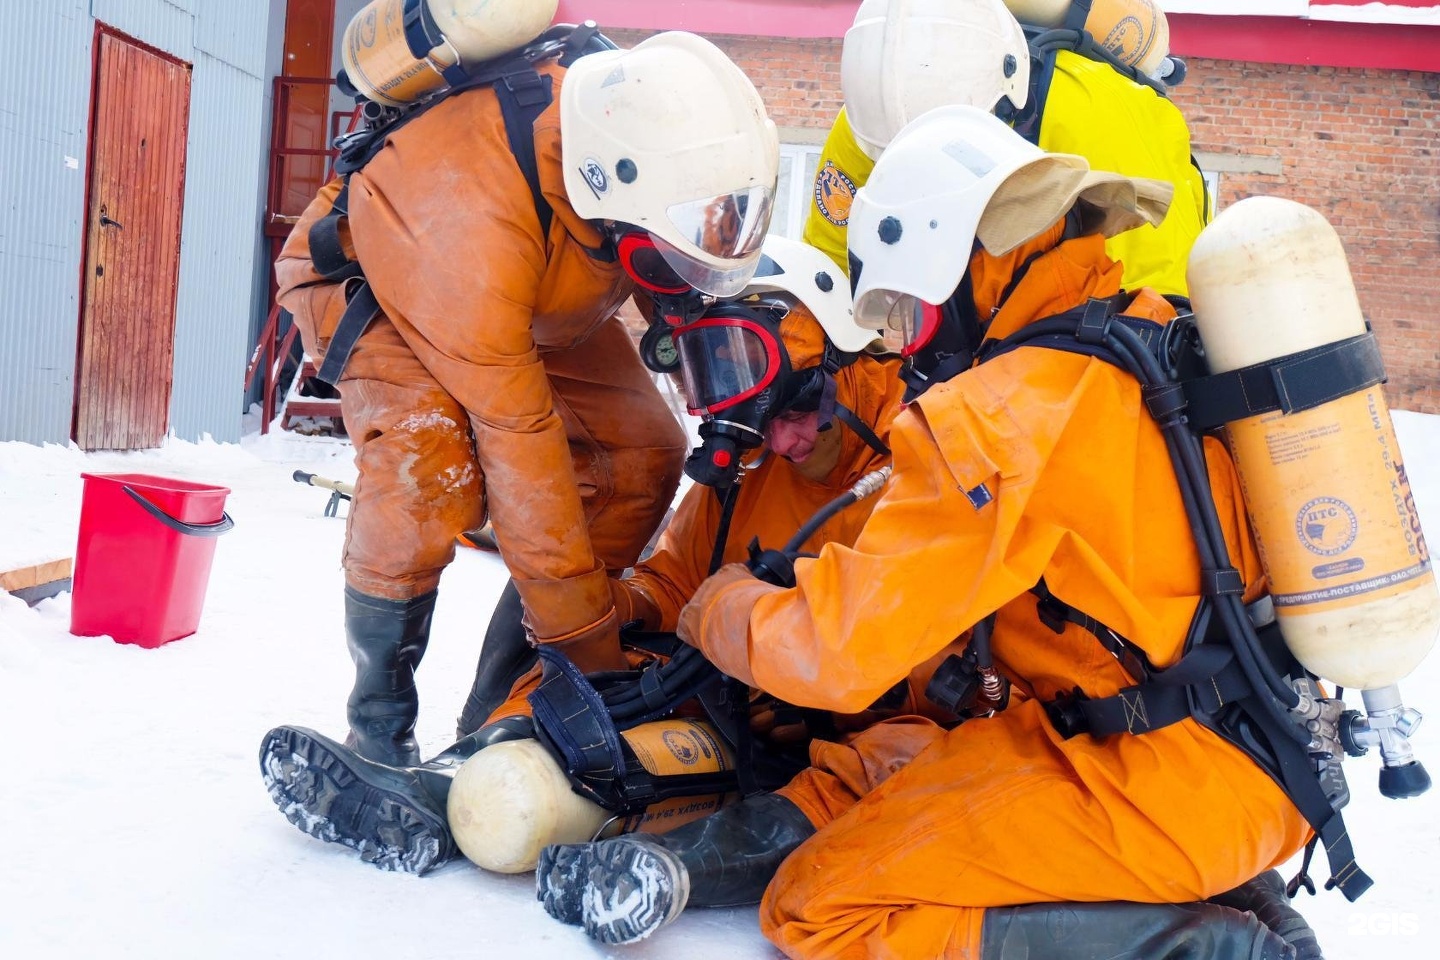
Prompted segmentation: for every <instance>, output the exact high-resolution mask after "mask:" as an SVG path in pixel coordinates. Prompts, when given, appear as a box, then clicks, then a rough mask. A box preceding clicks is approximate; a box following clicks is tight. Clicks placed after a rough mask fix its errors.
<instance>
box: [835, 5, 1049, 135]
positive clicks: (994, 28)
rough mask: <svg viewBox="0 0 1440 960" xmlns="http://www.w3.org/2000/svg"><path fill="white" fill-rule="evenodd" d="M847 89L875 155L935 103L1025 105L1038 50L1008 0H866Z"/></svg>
mask: <svg viewBox="0 0 1440 960" xmlns="http://www.w3.org/2000/svg"><path fill="white" fill-rule="evenodd" d="M840 87H841V89H842V90H843V91H844V93H845V114H846V116H847V117H848V118H849V121H850V129H851V130H852V131H853V132H854V134H855V140H856V142H857V143H858V144H859V145H860V149H862V150H864V151H865V153H866V154H867V155H868V156H869V157H870V158H871V159H875V158H877V157H879V156H880V152H881V151H882V150H884V149H885V146H886V144H888V143H889V142H890V141H891V140H892V139H893V138H894V136H895V134H897V133H899V132H900V128H901V127H903V126H905V124H907V123H909V122H910V121H911V120H914V119H915V118H916V117H918V116H920V115H921V114H922V113H924V112H925V111H927V110H930V109H931V108H933V107H939V106H944V105H947V104H954V103H963V104H968V105H970V106H972V107H978V108H980V109H981V110H993V109H995V107H996V105H997V104H999V103H1000V101H1001V100H1002V99H1004V100H1008V101H1009V102H1010V105H1011V106H1012V107H1013V108H1014V109H1016V110H1018V109H1020V108H1021V107H1023V106H1025V101H1026V99H1027V98H1028V96H1029V90H1030V48H1029V46H1028V45H1027V44H1026V42H1025V34H1024V32H1023V31H1022V30H1021V29H1020V24H1019V23H1018V22H1016V20H1015V17H1014V16H1013V15H1011V13H1010V11H1009V10H1007V9H1006V8H1005V4H1004V2H1003V0H864V2H862V3H861V4H860V9H859V10H858V11H857V12H856V14H855V23H854V25H853V26H852V27H851V28H850V29H849V30H848V31H846V33H845V44H844V47H843V48H842V49H841V53H840Z"/></svg>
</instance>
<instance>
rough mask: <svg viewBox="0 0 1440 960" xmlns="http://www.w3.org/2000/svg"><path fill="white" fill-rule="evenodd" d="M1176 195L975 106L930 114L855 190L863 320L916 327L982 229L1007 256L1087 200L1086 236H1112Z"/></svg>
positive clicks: (1158, 215) (1147, 218)
mask: <svg viewBox="0 0 1440 960" xmlns="http://www.w3.org/2000/svg"><path fill="white" fill-rule="evenodd" d="M1173 192H1174V187H1173V186H1172V185H1171V184H1168V183H1165V182H1163V181H1159V180H1143V179H1138V178H1131V177H1125V176H1121V175H1120V174H1116V173H1106V172H1103V171H1092V170H1091V169H1090V165H1089V163H1088V162H1087V161H1086V160H1085V158H1084V157H1079V156H1074V155H1072V154H1063V153H1045V152H1044V151H1042V150H1041V149H1040V148H1039V147H1036V146H1035V145H1034V144H1032V143H1030V142H1028V141H1027V140H1025V138H1023V137H1021V136H1020V135H1019V134H1018V133H1016V132H1015V131H1014V130H1012V129H1010V127H1009V126H1007V125H1006V124H1005V123H1004V122H1003V121H1001V120H998V119H996V118H995V116H993V115H992V114H989V113H986V112H984V111H982V110H977V109H976V108H974V107H966V106H951V107H939V108H937V109H935V110H931V111H930V112H929V113H927V114H925V115H924V116H923V117H921V118H920V119H919V120H916V121H915V122H914V123H911V124H910V125H909V126H907V127H906V128H905V129H904V130H902V131H901V132H900V134H899V135H898V136H897V137H896V138H895V141H894V143H892V144H891V145H890V147H889V149H887V150H886V151H885V154H884V155H883V156H882V157H881V158H880V160H879V161H878V162H877V163H876V164H875V170H874V171H873V172H872V173H871V174H870V179H869V180H868V181H867V182H866V184H865V186H864V187H862V188H861V189H860V192H859V193H858V194H857V195H856V197H855V205H854V207H853V208H852V210H851V214H850V229H849V233H848V236H847V240H848V243H849V247H850V259H851V264H852V268H851V281H852V282H853V283H854V284H855V320H856V323H857V324H859V325H860V326H861V327H876V326H885V325H887V324H888V325H890V326H891V327H892V328H894V329H897V330H901V331H902V332H907V331H906V324H907V323H910V322H912V321H913V320H914V319H915V318H916V317H917V316H918V315H919V311H917V310H915V309H914V308H915V306H916V301H920V302H923V303H928V304H934V305H939V304H943V303H944V302H945V301H946V300H948V299H949V298H950V296H951V294H953V293H954V291H955V288H956V287H957V286H958V285H959V283H960V279H961V277H963V276H964V275H965V271H966V269H967V268H968V267H969V263H970V254H971V250H972V248H973V246H974V241H975V239H976V238H977V237H978V238H979V240H980V243H981V245H983V246H984V247H985V249H986V250H987V251H989V252H990V253H991V254H994V255H997V256H999V255H1003V254H1005V253H1008V252H1010V251H1011V250H1014V249H1015V248H1016V247H1018V246H1020V245H1021V244H1023V243H1025V242H1027V241H1029V240H1032V239H1034V238H1035V237H1037V236H1039V235H1040V234H1041V233H1043V232H1044V231H1045V230H1046V228H1048V227H1049V226H1051V225H1052V224H1054V223H1055V222H1056V221H1057V220H1059V219H1060V218H1061V217H1062V216H1064V215H1065V213H1066V212H1067V211H1069V210H1070V208H1071V207H1073V206H1074V205H1075V203H1076V201H1077V200H1084V201H1086V206H1085V207H1084V211H1085V213H1086V214H1088V215H1089V216H1090V219H1089V220H1088V221H1086V222H1085V223H1084V224H1083V225H1082V226H1083V229H1084V230H1085V232H1087V233H1089V232H1096V233H1102V234H1104V235H1106V236H1113V235H1114V234H1116V233H1120V232H1122V231H1124V230H1128V229H1130V228H1132V227H1136V226H1139V225H1141V224H1142V223H1159V222H1160V220H1161V219H1163V218H1164V216H1165V211H1166V209H1168V207H1169V203H1170V196H1171V194H1172V193H1173ZM908 332H911V333H913V331H908Z"/></svg>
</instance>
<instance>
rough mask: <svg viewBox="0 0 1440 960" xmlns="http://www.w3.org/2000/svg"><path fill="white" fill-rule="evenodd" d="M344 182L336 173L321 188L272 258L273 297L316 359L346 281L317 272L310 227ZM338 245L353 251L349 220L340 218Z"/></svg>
mask: <svg viewBox="0 0 1440 960" xmlns="http://www.w3.org/2000/svg"><path fill="white" fill-rule="evenodd" d="M343 186H344V181H342V180H340V179H339V178H338V177H337V178H336V179H334V180H331V181H330V182H329V183H327V184H325V186H323V187H321V188H320V192H319V193H318V194H316V195H315V199H313V200H311V201H310V205H309V206H307V207H306V208H305V212H304V213H302V214H301V215H300V219H299V221H298V222H297V223H296V224H295V227H294V229H293V230H291V231H290V236H288V237H286V238H285V245H284V246H283V247H282V248H281V249H280V256H279V257H278V258H276V260H275V286H276V295H275V299H276V301H277V302H278V303H279V304H280V305H281V306H282V307H284V308H285V309H286V310H288V311H290V315H291V316H292V317H294V319H295V326H296V327H297V328H298V329H299V331H300V339H301V341H302V342H303V343H304V346H305V352H306V353H307V354H309V355H310V357H311V358H312V359H314V360H315V362H316V363H320V362H322V361H323V360H324V358H325V350H326V348H327V347H328V346H329V345H330V337H331V335H333V334H334V332H335V327H336V325H337V324H338V323H339V322H340V317H341V315H342V314H344V312H345V289H346V284H344V283H335V282H332V281H329V280H326V279H325V278H324V277H322V276H321V275H320V274H319V273H318V272H316V270H315V264H314V263H313V262H312V261H311V259H310V228H311V227H312V226H314V225H315V223H316V222H317V221H319V220H320V219H321V218H323V217H325V216H327V215H328V214H329V213H330V211H331V210H332V209H333V208H334V206H335V198H336V197H337V196H339V194H340V188H341V187H343ZM340 246H341V248H342V249H343V250H344V251H345V252H346V254H348V255H349V256H351V257H353V256H354V255H355V248H354V245H353V244H352V243H351V242H350V227H349V223H348V222H347V221H345V220H343V219H342V220H341V221H340Z"/></svg>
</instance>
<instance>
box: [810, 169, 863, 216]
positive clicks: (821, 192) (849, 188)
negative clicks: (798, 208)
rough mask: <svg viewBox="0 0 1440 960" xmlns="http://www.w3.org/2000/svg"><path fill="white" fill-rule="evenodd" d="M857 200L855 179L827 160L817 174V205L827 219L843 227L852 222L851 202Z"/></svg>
mask: <svg viewBox="0 0 1440 960" xmlns="http://www.w3.org/2000/svg"><path fill="white" fill-rule="evenodd" d="M854 200H855V181H854V180H851V179H850V178H849V177H848V176H846V175H845V171H843V170H841V169H840V168H839V167H837V166H835V162H834V161H833V160H826V161H825V166H823V167H821V168H820V172H819V173H817V174H816V175H815V206H816V207H818V208H819V209H820V214H821V216H823V217H824V218H825V219H826V220H829V221H830V222H831V223H833V224H835V226H837V227H843V226H845V225H847V224H848V223H849V222H850V204H851V203H853V202H854Z"/></svg>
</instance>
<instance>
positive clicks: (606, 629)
mask: <svg viewBox="0 0 1440 960" xmlns="http://www.w3.org/2000/svg"><path fill="white" fill-rule="evenodd" d="M531 640H532V642H535V643H537V644H542V643H543V644H545V645H546V646H551V647H553V648H554V649H556V650H559V651H560V652H562V653H564V654H565V656H567V657H569V658H570V661H571V662H572V663H574V664H575V666H577V667H579V668H580V671H581V672H582V673H603V672H605V671H607V670H625V669H627V668H628V667H629V666H630V664H629V662H628V661H627V660H626V659H625V654H624V653H623V652H622V651H621V649H620V617H619V616H618V615H617V614H616V613H615V611H614V610H611V611H610V612H609V613H607V614H605V616H603V617H601V618H600V619H599V620H597V621H595V622H594V623H592V624H590V626H588V627H583V628H581V629H579V630H576V631H574V632H573V633H569V634H566V635H565V636H563V637H553V638H550V639H546V640H535V638H534V637H531Z"/></svg>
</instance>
